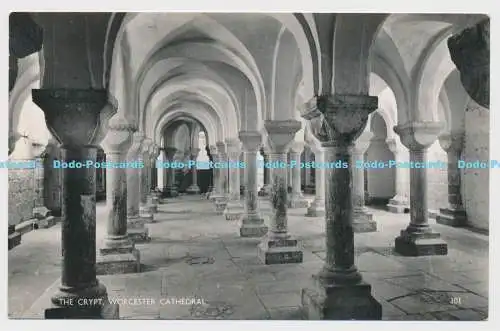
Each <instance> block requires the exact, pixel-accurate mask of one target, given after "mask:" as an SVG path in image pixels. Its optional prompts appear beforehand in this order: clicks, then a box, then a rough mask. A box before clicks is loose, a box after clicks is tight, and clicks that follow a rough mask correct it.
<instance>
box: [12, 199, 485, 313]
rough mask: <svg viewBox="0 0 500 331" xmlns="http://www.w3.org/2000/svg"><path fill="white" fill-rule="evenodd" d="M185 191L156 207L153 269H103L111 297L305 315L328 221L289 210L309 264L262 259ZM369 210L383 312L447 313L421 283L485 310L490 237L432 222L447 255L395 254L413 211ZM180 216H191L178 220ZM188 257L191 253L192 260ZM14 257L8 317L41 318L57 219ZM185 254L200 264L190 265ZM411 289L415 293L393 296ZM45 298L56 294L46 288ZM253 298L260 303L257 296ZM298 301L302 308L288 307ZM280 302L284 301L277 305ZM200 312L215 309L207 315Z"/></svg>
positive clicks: (144, 256)
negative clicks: (375, 228) (305, 294)
mask: <svg viewBox="0 0 500 331" xmlns="http://www.w3.org/2000/svg"><path fill="white" fill-rule="evenodd" d="M188 198H189V197H181V198H177V199H172V201H171V203H169V204H168V205H160V206H159V211H160V213H159V214H158V216H159V222H158V223H155V224H152V225H150V227H151V230H152V231H154V233H155V237H154V238H153V239H152V241H151V242H150V244H148V245H142V246H141V263H142V264H143V265H144V266H145V267H144V268H145V269H144V271H147V272H142V273H139V274H133V273H132V274H126V275H106V276H100V277H99V279H100V280H101V281H102V282H103V283H104V284H106V287H107V289H108V293H109V296H110V297H112V298H118V297H121V298H124V297H128V298H132V297H143V298H145V297H146V298H150V297H157V298H158V299H159V298H165V297H169V296H177V297H186V296H191V295H199V296H201V297H202V298H203V299H204V300H205V301H206V302H210V304H209V305H211V304H212V302H215V304H216V306H217V305H219V306H217V307H220V310H221V312H222V313H221V315H220V318H222V319H234V318H242V319H250V318H256V319H282V318H285V319H299V316H301V315H300V308H299V307H297V306H298V304H297V297H298V296H299V295H300V291H301V288H303V287H304V285H305V284H308V283H309V279H310V277H311V275H312V274H314V273H316V272H317V271H319V270H320V268H321V267H322V261H323V260H322V259H324V252H325V243H324V224H323V223H324V219H323V218H322V217H317V218H306V219H304V218H303V216H302V215H301V214H300V213H290V214H289V223H288V224H289V229H290V232H291V233H294V234H300V238H301V239H302V240H303V247H304V248H303V254H304V263H302V264H283V265H263V264H262V262H261V261H259V259H258V258H257V256H256V246H257V244H258V243H259V239H258V238H248V239H246V238H241V237H239V234H238V231H239V227H240V226H239V224H237V223H228V222H226V221H225V220H223V219H221V218H220V216H218V215H217V214H216V213H214V212H210V211H208V212H207V210H210V205H211V203H210V202H209V201H208V200H199V201H194V200H188ZM262 212H263V214H264V215H265V216H270V215H271V210H270V209H263V210H262ZM370 212H371V213H373V214H374V215H376V217H377V221H378V224H379V226H380V228H381V229H383V231H379V232H373V233H359V234H356V237H355V240H356V256H357V261H358V267H359V269H360V270H361V272H362V273H363V277H364V278H365V279H366V280H367V281H369V282H370V283H371V285H372V290H373V295H374V297H375V298H377V300H378V301H379V302H381V304H382V309H383V318H384V319H385V320H400V319H407V320H432V319H438V313H439V314H442V312H438V311H436V310H435V309H434V308H433V307H436V306H435V304H432V302H430V303H429V302H427V303H426V301H425V300H427V301H430V300H432V299H428V298H436V300H437V299H439V298H440V297H439V295H437V294H433V293H430V294H429V295H427V296H423V297H422V296H418V297H415V296H411V295H410V294H411V293H412V292H414V291H422V290H424V289H430V290H437V291H445V292H444V293H448V295H450V296H457V297H458V296H460V297H461V298H462V299H461V302H462V305H452V306H446V309H449V310H447V311H446V312H447V313H448V314H450V315H452V316H455V318H458V319H464V320H469V319H473V320H479V319H483V318H485V317H486V316H487V309H485V306H487V305H488V302H487V298H488V282H487V279H488V277H487V268H488V239H487V238H488V237H486V236H484V235H480V234H475V233H472V232H468V231H465V230H461V229H455V228H451V227H445V226H441V225H436V227H439V232H441V233H442V235H443V236H446V238H449V239H448V242H449V246H450V248H451V249H450V253H449V255H448V256H422V257H415V258H408V257H402V256H397V255H394V253H393V251H392V249H393V233H394V232H397V231H398V229H399V228H400V226H401V222H403V221H408V222H409V215H394V214H390V213H388V212H385V211H380V210H373V209H370ZM181 215H185V216H186V217H185V218H180V216H181ZM105 216H106V207H105V204H104V203H98V206H97V240H98V241H99V242H100V241H102V240H103V239H104V236H105V233H106V217H105ZM305 220H307V222H305ZM170 243H172V244H170ZM173 243H175V244H173ZM472 247H474V248H473V249H472ZM313 252H315V253H313ZM189 256H190V257H191V260H188V259H187V258H186V257H189ZM318 256H321V258H320V257H318ZM204 257H206V258H213V263H212V264H210V263H207V264H204V262H207V261H208V262H210V259H205V260H204V259H202V258H204ZM8 258H9V270H8V272H9V293H10V295H9V297H8V305H9V316H10V317H13V318H19V317H21V316H25V317H27V316H31V317H34V318H41V317H42V316H43V309H45V308H46V306H45V305H44V304H42V301H43V299H44V298H43V296H42V294H43V292H44V291H45V290H46V289H48V288H49V290H50V287H51V285H52V284H53V287H52V289H53V290H57V284H58V278H59V275H60V268H61V262H60V225H59V224H57V225H56V226H54V227H52V228H50V229H47V230H44V231H42V232H39V231H34V232H30V233H28V234H26V235H24V236H23V243H22V244H21V245H20V246H18V247H16V248H15V249H13V250H11V251H9V256H8ZM193 258H198V259H197V260H193ZM187 261H192V262H195V263H198V262H197V261H199V262H200V264H192V265H190V264H189V263H187ZM459 275H460V277H459ZM242 289H243V292H242ZM49 292H50V291H49ZM240 293H242V294H240ZM252 293H253V294H252ZM272 294H274V295H277V294H280V298H279V300H274V299H273V296H272ZM407 295H408V296H410V297H411V298H413V299H403V298H402V299H395V298H397V297H400V296H407ZM41 296H42V297H41ZM45 297H50V293H49V294H45ZM246 297H248V298H251V300H250V301H251V302H247V303H246ZM257 297H258V298H260V299H262V303H260V301H259V302H257V300H256V298H257ZM478 297H479V298H478ZM411 300H413V301H411ZM415 300H417V301H415ZM408 302H410V303H408ZM224 305H229V306H231V307H232V308H231V309H232V310H231V311H232V312H231V313H229V312H230V310H224V307H225V306H224ZM266 305H269V307H268V306H266ZM293 305H295V306H296V307H291V306H293ZM427 305H428V307H427ZM277 306H281V307H278V308H273V307H277ZM207 307H208V306H207ZM425 307H427V308H425ZM200 308H201V307H200ZM404 308H406V309H408V310H404ZM402 309H403V310H402ZM266 310H267V312H268V313H266ZM457 310H460V312H457ZM196 311H197V312H199V310H198V309H197V310H196ZM203 311H205V312H210V311H211V310H210V309H208V310H203ZM214 311H217V310H216V309H215V310H214ZM422 311H430V312H422ZM224 312H227V314H226V313H224ZM214 314H215V315H216V313H215V312H214ZM269 314H270V315H269ZM176 316H179V317H183V318H192V316H191V314H190V305H180V304H179V305H174V304H172V305H163V306H160V305H159V304H158V303H157V304H156V305H136V306H132V305H122V306H120V317H121V318H123V319H150V318H155V319H158V318H160V317H161V318H166V319H173V318H175V317H176ZM474 316H476V317H475V318H477V319H474ZM198 318H207V319H210V318H214V317H210V314H207V315H206V314H205V313H203V314H199V315H198ZM300 318H302V317H300Z"/></svg>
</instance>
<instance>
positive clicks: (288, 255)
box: [257, 236, 304, 264]
mask: <svg viewBox="0 0 500 331" xmlns="http://www.w3.org/2000/svg"><path fill="white" fill-rule="evenodd" d="M257 252H258V257H259V259H260V260H261V261H262V262H263V263H264V264H288V263H302V262H303V260H304V254H303V252H302V242H300V241H299V240H298V239H293V238H292V237H291V236H288V237H286V238H276V239H275V238H269V236H266V237H265V238H264V239H263V240H262V241H261V242H260V244H259V245H258V246H257Z"/></svg>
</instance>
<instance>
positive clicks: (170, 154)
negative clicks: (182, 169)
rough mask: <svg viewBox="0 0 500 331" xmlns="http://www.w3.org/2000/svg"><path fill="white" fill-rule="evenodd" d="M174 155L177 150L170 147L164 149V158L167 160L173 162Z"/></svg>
mask: <svg viewBox="0 0 500 331" xmlns="http://www.w3.org/2000/svg"><path fill="white" fill-rule="evenodd" d="M175 153H177V148H175V147H171V146H169V147H165V156H166V158H167V160H173V159H174V156H175Z"/></svg>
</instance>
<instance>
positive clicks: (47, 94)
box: [32, 88, 108, 147]
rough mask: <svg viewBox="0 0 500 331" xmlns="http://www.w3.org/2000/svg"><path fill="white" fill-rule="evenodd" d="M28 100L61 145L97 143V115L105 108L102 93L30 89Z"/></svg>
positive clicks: (106, 103)
mask: <svg viewBox="0 0 500 331" xmlns="http://www.w3.org/2000/svg"><path fill="white" fill-rule="evenodd" d="M32 99H33V102H34V103H35V104H36V105H37V106H38V107H40V109H42V110H43V112H44V114H45V122H46V124H47V128H48V129H49V131H50V132H51V133H52V135H53V136H54V137H55V138H56V139H57V140H58V141H59V142H60V143H61V144H62V145H64V146H67V147H82V146H86V145H95V144H97V143H99V142H98V141H97V140H98V139H99V134H100V131H101V130H102V128H103V126H102V123H101V112H102V111H103V109H104V107H105V106H107V105H108V92H107V91H106V90H105V89H99V90H90V89H64V88H62V89H33V90H32Z"/></svg>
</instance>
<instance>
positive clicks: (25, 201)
mask: <svg viewBox="0 0 500 331" xmlns="http://www.w3.org/2000/svg"><path fill="white" fill-rule="evenodd" d="M8 175H9V188H8V190H9V225H17V224H19V223H21V222H23V221H27V220H29V219H31V218H32V216H33V206H34V201H35V182H34V178H35V177H34V169H9V170H8Z"/></svg>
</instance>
